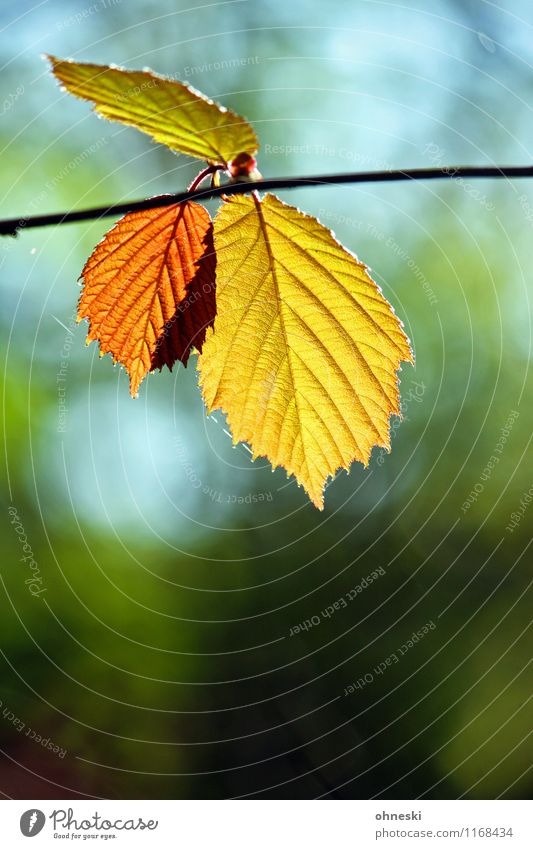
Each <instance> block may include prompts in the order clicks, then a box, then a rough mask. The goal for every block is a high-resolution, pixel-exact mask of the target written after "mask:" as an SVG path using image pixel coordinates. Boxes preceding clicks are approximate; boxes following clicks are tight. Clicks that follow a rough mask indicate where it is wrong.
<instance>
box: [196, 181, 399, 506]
mask: <svg viewBox="0 0 533 849" xmlns="http://www.w3.org/2000/svg"><path fill="white" fill-rule="evenodd" d="M215 250H216V253H217V318H216V319H215V326H214V331H209V332H208V335H207V338H206V341H205V343H204V348H203V353H202V356H201V357H200V359H199V368H200V383H201V386H202V391H203V395H204V400H205V402H206V405H207V407H208V410H209V411H211V410H213V409H216V408H220V409H222V411H223V412H224V413H225V414H226V416H227V419H228V423H229V425H230V427H231V430H232V433H233V439H234V441H235V442H241V441H242V442H248V443H249V444H250V446H251V447H252V450H253V456H254V458H255V457H257V456H265V457H267V458H268V459H269V460H270V462H271V463H272V465H273V466H274V467H276V466H278V465H280V466H284V467H285V469H286V470H287V473H288V474H293V475H295V477H296V479H297V481H298V482H299V483H300V484H302V485H303V486H304V487H305V489H306V490H307V492H308V494H309V497H310V498H311V500H312V501H313V503H314V504H315V506H316V507H318V508H320V509H322V508H323V506H324V485H325V483H326V480H327V478H328V477H329V476H330V475H334V474H335V472H336V471H337V469H339V468H344V469H349V467H350V465H351V463H352V462H353V461H354V460H359V461H360V462H361V463H363V464H364V465H365V466H366V465H367V464H368V460H369V457H370V454H371V451H372V447H373V446H374V445H377V446H382V447H384V448H386V449H387V450H388V449H389V448H390V433H389V426H390V422H389V419H390V416H391V414H397V415H399V413H400V407H399V393H398V379H397V374H396V372H397V370H398V368H399V366H400V363H401V362H402V361H407V362H413V356H412V353H411V348H410V346H409V340H408V339H407V337H406V336H405V333H404V332H403V330H402V324H401V322H400V321H399V319H398V318H397V317H396V315H395V314H394V311H393V309H392V307H391V306H390V304H389V303H388V301H386V300H385V298H384V297H383V295H382V294H381V290H380V289H379V288H378V286H377V285H376V283H374V281H373V280H372V278H371V277H370V276H369V274H368V270H367V268H366V266H365V265H364V264H363V263H361V262H359V260H358V259H357V258H356V257H355V256H353V255H352V254H351V253H349V252H348V251H347V250H345V249H344V248H343V247H342V246H341V245H340V244H339V243H338V242H337V241H336V240H335V238H334V237H333V235H332V233H331V232H330V231H329V230H327V229H326V228H325V227H323V226H322V225H321V224H320V223H319V222H318V221H317V220H316V219H315V218H312V217H310V216H308V215H304V214H303V213H302V212H300V211H299V210H298V209H295V208H294V207H292V206H288V205H286V204H284V203H282V202H281V201H280V200H279V199H278V198H276V197H275V196H274V195H267V196H266V197H265V198H264V199H263V200H262V201H260V200H259V199H258V198H257V197H256V196H254V197H253V198H248V197H244V196H237V197H233V198H231V199H229V200H228V201H227V202H226V203H224V205H223V206H222V208H221V210H220V211H219V213H218V215H217V218H216V219H215Z"/></svg>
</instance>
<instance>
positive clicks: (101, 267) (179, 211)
mask: <svg viewBox="0 0 533 849" xmlns="http://www.w3.org/2000/svg"><path fill="white" fill-rule="evenodd" d="M215 266H216V258H215V252H214V249H213V225H212V223H211V219H210V217H209V213H208V212H207V210H206V209H204V207H203V206H199V205H198V204H196V203H185V204H174V205H173V206H168V207H165V208H161V209H149V210H143V211H142V212H130V213H128V214H127V215H125V216H124V218H121V219H120V221H119V222H118V223H117V224H116V225H115V226H114V227H113V228H112V229H111V230H110V231H109V232H108V233H107V234H106V236H105V237H104V238H103V240H102V241H101V242H100V244H99V245H97V247H96V248H95V250H94V251H93V253H92V254H91V256H90V257H89V259H88V260H87V263H86V264H85V267H84V269H83V272H82V277H83V280H84V287H83V292H82V296H81V298H80V302H79V306H78V320H81V319H82V318H87V319H88V320H89V334H88V337H87V338H88V340H93V339H96V340H98V341H99V342H100V351H101V355H103V354H107V353H109V352H110V353H111V354H112V355H113V359H114V360H115V362H120V363H122V364H123V365H124V366H125V367H126V369H127V370H128V373H129V376H130V391H131V394H132V396H133V397H135V396H136V395H137V392H138V389H139V386H140V384H141V381H142V380H143V378H144V377H145V375H146V373H147V372H148V371H151V370H153V369H155V368H159V369H161V368H162V367H163V366H164V365H167V366H168V367H169V368H170V369H172V366H173V364H174V363H175V362H176V360H181V362H182V363H183V364H184V365H186V364H187V360H188V358H189V353H190V351H191V348H192V347H195V348H197V349H198V350H201V349H202V344H203V341H204V338H205V333H206V330H207V328H208V326H209V325H212V324H213V321H214V318H215V312H216V308H215Z"/></svg>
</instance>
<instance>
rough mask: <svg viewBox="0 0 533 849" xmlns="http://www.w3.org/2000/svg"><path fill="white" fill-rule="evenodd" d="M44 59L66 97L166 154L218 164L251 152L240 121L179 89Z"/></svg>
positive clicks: (252, 142)
mask: <svg viewBox="0 0 533 849" xmlns="http://www.w3.org/2000/svg"><path fill="white" fill-rule="evenodd" d="M48 58H49V60H50V62H51V64H52V69H53V72H54V74H55V76H56V78H57V79H58V80H59V82H61V83H62V85H64V86H65V88H66V89H67V90H68V91H69V92H70V93H71V94H74V95H75V96H76V97H80V98H83V99H85V100H91V101H92V102H93V103H94V108H95V110H96V112H98V113H99V114H100V115H103V117H104V118H109V119H110V120H112V121H121V122H122V123H123V124H129V125H130V126H132V127H136V128H137V129H138V130H141V131H142V132H143V133H148V135H150V136H152V138H153V139H155V141H157V142H161V143H162V144H166V145H167V146H168V147H170V148H172V150H176V151H178V152H179V153H185V154H187V155H188V156H196V157H198V158H199V159H206V160H207V161H208V162H211V163H221V164H225V163H227V162H229V161H230V160H231V159H233V158H234V157H235V156H237V154H239V153H254V152H255V151H256V150H257V147H258V143H257V137H256V135H255V133H254V131H253V129H252V127H251V126H250V124H248V122H247V121H245V120H244V118H241V117H240V115H236V114H235V112H231V111H230V110H229V109H225V108H224V107H223V106H219V105H218V104H217V103H214V102H213V101H212V100H209V99H208V98H207V97H205V96H204V95H203V94H201V93H200V92H199V91H196V89H193V88H192V87H191V86H188V85H186V84H185V83H181V82H177V81H176V80H170V79H167V78H165V77H161V76H159V75H158V74H154V73H153V72H152V71H127V70H125V69H122V68H116V67H109V66H108V65H91V64H84V63H80V62H73V61H63V60H61V59H56V58H55V57H54V56H49V57H48Z"/></svg>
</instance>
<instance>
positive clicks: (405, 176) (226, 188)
mask: <svg viewBox="0 0 533 849" xmlns="http://www.w3.org/2000/svg"><path fill="white" fill-rule="evenodd" d="M212 168H215V170H216V166H210V169H206V171H207V172H208V173H212V170H211V169H212ZM202 174H205V176H207V173H205V172H202ZM200 176H201V175H198V178H197V180H198V181H199V177H200ZM522 177H526V178H530V177H533V166H532V165H511V166H506V165H495V166H484V165H482V166H476V165H473V166H470V165H466V166H448V167H445V168H408V169H406V170H403V171H401V170H398V171H360V172H356V173H346V174H323V175H317V176H312V177H274V178H272V179H265V180H257V181H256V182H253V183H250V182H245V183H244V182H243V183H229V184H227V185H223V186H209V187H208V188H204V189H198V188H194V189H190V190H189V191H186V192H177V193H175V194H169V195H161V196H159V197H156V198H146V199H143V200H138V201H126V202H125V203H119V204H112V205H109V206H99V207H93V208H92V209H76V210H72V211H70V212H55V213H51V214H48V215H27V216H19V217H18V218H7V219H4V220H0V236H16V235H17V233H18V232H19V231H20V230H24V229H26V228H29V227H47V226H50V225H53V224H67V223H70V222H75V221H90V220H92V219H96V218H108V217H110V216H118V215H123V214H124V213H126V212H134V211H136V210H142V209H155V208H158V207H164V206H170V205H172V204H174V203H183V202H184V201H188V200H204V201H205V200H209V199H210V198H217V197H221V196H222V195H228V196H229V195H238V194H247V193H249V192H253V191H270V190H282V189H302V188H306V187H308V186H335V185H340V184H353V183H395V182H400V181H411V182H420V181H426V180H442V179H449V180H450V179H451V180H457V179H464V178H469V179H479V178H485V179H506V180H513V179H519V178H522ZM202 179H203V176H202ZM195 182H196V181H195ZM193 185H194V184H193Z"/></svg>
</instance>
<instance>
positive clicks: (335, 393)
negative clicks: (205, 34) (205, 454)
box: [52, 59, 412, 508]
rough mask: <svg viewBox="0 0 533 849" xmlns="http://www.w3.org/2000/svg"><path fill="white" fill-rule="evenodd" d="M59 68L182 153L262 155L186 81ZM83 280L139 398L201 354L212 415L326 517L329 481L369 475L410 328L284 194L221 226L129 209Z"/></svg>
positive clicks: (94, 315)
mask: <svg viewBox="0 0 533 849" xmlns="http://www.w3.org/2000/svg"><path fill="white" fill-rule="evenodd" d="M52 64H53V70H54V73H55V75H56V77H57V78H58V79H59V80H60V81H61V82H62V83H63V84H64V85H65V86H66V88H67V89H68V90H69V91H70V92H71V93H73V94H75V95H77V96H79V97H83V98H86V99H89V100H92V101H93V102H94V103H95V108H96V111H98V112H99V113H100V114H102V115H104V116H105V117H108V118H112V119H115V120H120V121H122V122H123V123H127V124H130V125H132V126H135V127H137V129H140V130H142V131H143V132H147V133H149V134H150V135H151V136H152V137H153V138H154V139H155V140H156V141H161V142H163V143H165V144H167V145H168V146H169V147H172V148H173V149H174V150H176V151H179V152H182V153H187V154H189V155H192V156H197V157H199V158H205V159H206V160H207V162H209V163H210V164H213V165H217V166H220V167H221V168H224V169H226V170H227V171H228V172H229V173H231V161H232V160H234V159H235V158H237V157H238V155H239V154H243V153H244V154H250V156H251V155H252V154H253V153H255V150H256V148H257V140H256V138H255V134H254V133H253V130H252V128H251V127H250V126H249V125H248V124H247V122H246V121H244V119H242V118H239V116H237V115H235V114H234V113H231V112H228V111H227V110H224V109H222V107H219V106H218V105H217V104H215V103H213V102H212V101H209V100H207V99H206V98H204V97H203V96H202V95H200V94H199V93H198V92H196V91H194V90H192V89H191V88H189V87H188V86H185V85H184V84H182V83H177V82H175V81H172V80H167V79H164V78H162V77H158V76H156V75H154V74H152V73H150V72H131V71H124V70H120V69H117V68H106V67H100V66H97V65H80V64H77V63H73V62H60V61H58V60H55V59H52ZM213 237H214V238H213ZM213 241H214V245H213ZM83 279H84V288H83V293H82V296H81V299H80V305H79V317H80V318H88V320H89V323H90V330H89V338H90V339H98V340H99V342H100V348H101V352H102V353H106V352H108V351H109V352H111V353H112V355H113V357H114V359H115V360H117V361H119V362H121V363H123V364H124V365H125V367H126V368H127V369H128V372H129V375H130V385H131V392H132V394H133V395H135V394H136V393H137V390H138V387H139V384H140V382H141V380H142V379H143V377H144V375H145V374H146V373H147V371H149V370H153V369H155V368H161V367H162V366H163V365H165V364H166V365H168V366H169V368H172V365H173V363H174V362H175V361H176V360H177V359H179V360H181V362H183V363H184V364H186V362H187V359H188V356H189V353H190V350H191V348H192V347H193V346H194V347H195V348H196V349H197V350H198V351H199V352H201V355H200V357H199V361H198V367H199V372H200V384H201V387H202V391H203V396H204V400H205V402H206V405H207V408H208V410H209V411H211V410H214V409H221V410H223V412H224V413H225V414H226V416H227V419H228V423H229V425H230V427H231V430H232V434H233V439H234V442H239V441H244V442H248V443H249V444H250V446H251V448H252V451H253V455H254V457H257V456H265V457H267V458H268V459H269V461H270V462H271V463H272V465H273V466H274V467H275V466H278V465H280V466H283V467H284V468H285V469H286V470H287V473H288V474H294V476H295V477H296V479H297V481H298V482H299V483H300V484H302V485H303V486H304V487H305V489H306V491H307V492H308V494H309V497H310V498H311V500H312V502H313V503H314V504H315V505H316V506H317V507H319V508H322V507H323V503H324V496H323V491H324V484H325V482H326V480H327V478H328V477H329V476H331V475H334V474H335V472H336V471H337V470H338V469H339V468H344V469H349V468H350V465H351V463H352V462H353V461H354V460H359V461H360V462H362V463H364V464H365V465H367V464H368V461H369V458H370V454H371V451H372V448H373V446H374V445H376V446H381V447H385V448H387V449H389V447H390V434H389V420H390V416H391V415H392V414H395V415H399V413H400V407H399V393H398V380H397V370H398V368H399V366H400V364H401V362H402V361H408V362H412V353H411V349H410V346H409V341H408V339H407V337H406V336H405V334H404V332H403V329H402V325H401V322H400V321H399V320H398V318H397V317H396V315H395V314H394V311H393V310H392V307H391V306H390V304H389V303H388V302H387V301H386V299H385V298H384V297H383V295H382V293H381V291H380V290H379V288H378V286H377V285H376V284H375V282H374V281H373V280H372V278H371V277H370V275H369V273H368V269H367V268H366V266H365V265H364V264H363V263H361V262H359V260H358V259H357V258H356V257H355V256H353V255H352V254H351V253H349V252H348V251H347V250H346V249H345V248H343V247H342V245H340V244H339V243H338V242H337V241H336V240H335V238H334V236H333V235H332V233H331V232H330V231H329V230H327V229H326V228H325V227H323V226H322V225H321V224H320V223H319V222H318V221H317V220H316V219H314V218H312V217H310V216H307V215H304V214H303V213H301V212H300V211H299V210H298V209H296V208H294V207H292V206H288V205H287V204H284V203H282V202H281V201H280V200H279V199H278V198H276V197H275V196H273V195H267V196H266V197H264V198H263V199H259V197H258V196H257V194H256V193H254V194H253V196H252V197H245V196H244V195H240V196H234V197H232V198H230V199H226V200H225V202H224V203H223V204H222V206H221V208H220V210H219V212H218V214H217V216H216V218H215V222H214V227H213V225H212V224H211V221H210V219H209V215H208V213H207V211H206V210H205V209H204V208H203V207H201V206H199V205H198V204H194V203H187V204H181V205H173V206H169V207H167V208H162V209H154V210H149V211H148V212H136V213H130V214H128V215H126V216H125V217H124V218H123V219H121V221H119V222H118V224H117V225H116V226H115V227H114V228H113V229H112V230H111V231H110V232H109V233H108V234H107V236H106V237H105V238H104V239H103V241H102V242H101V243H100V244H99V245H98V246H97V248H96V249H95V251H94V253H93V254H92V256H91V257H90V259H89V261H88V262H87V264H86V266H85V268H84V270H83ZM215 285H216V302H215ZM215 315H216V319H215ZM213 325H214V326H213Z"/></svg>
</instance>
